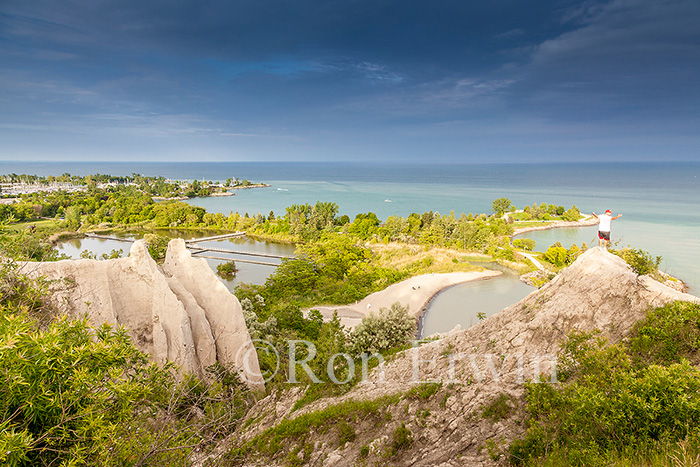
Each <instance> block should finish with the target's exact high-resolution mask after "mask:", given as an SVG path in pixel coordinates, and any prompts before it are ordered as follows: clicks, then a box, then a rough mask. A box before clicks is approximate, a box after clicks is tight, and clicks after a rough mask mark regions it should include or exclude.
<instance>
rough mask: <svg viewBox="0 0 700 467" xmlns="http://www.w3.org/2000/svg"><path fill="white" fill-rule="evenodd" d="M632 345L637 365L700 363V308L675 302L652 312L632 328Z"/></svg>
mask: <svg viewBox="0 0 700 467" xmlns="http://www.w3.org/2000/svg"><path fill="white" fill-rule="evenodd" d="M628 346H629V348H630V352H631V354H632V356H633V359H634V360H635V361H636V362H637V363H641V364H644V363H646V364H648V363H651V362H656V363H663V364H669V363H677V362H680V361H681V359H682V358H687V359H688V360H690V361H691V362H693V363H694V364H697V363H700V305H698V304H697V303H688V302H673V303H669V304H668V305H665V306H663V307H661V308H657V309H655V310H651V311H649V312H648V313H647V317H646V319H644V320H643V321H640V322H639V323H637V324H636V325H635V326H634V328H633V329H632V332H631V335H630V338H629V342H628Z"/></svg>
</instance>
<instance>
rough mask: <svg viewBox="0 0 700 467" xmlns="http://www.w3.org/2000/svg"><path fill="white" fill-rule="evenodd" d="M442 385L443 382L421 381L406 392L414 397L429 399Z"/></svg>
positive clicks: (408, 395) (409, 396) (410, 396)
mask: <svg viewBox="0 0 700 467" xmlns="http://www.w3.org/2000/svg"><path fill="white" fill-rule="evenodd" d="M441 387H442V383H421V384H419V385H418V386H414V387H412V388H411V389H409V390H408V391H407V392H406V397H408V398H414V399H423V400H428V399H430V398H431V397H433V396H434V395H435V394H437V392H438V391H439V390H440V388H441Z"/></svg>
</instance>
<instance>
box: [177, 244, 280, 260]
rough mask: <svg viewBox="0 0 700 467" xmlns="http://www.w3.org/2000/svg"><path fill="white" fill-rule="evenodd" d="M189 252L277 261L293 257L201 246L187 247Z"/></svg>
mask: <svg viewBox="0 0 700 467" xmlns="http://www.w3.org/2000/svg"><path fill="white" fill-rule="evenodd" d="M187 248H189V249H190V250H193V253H192V254H199V253H204V252H207V251H211V252H212V253H224V254H229V255H244V256H260V257H263V258H278V259H285V258H286V259H291V258H293V256H285V255H272V254H270V253H257V252H255V251H237V250H226V249H225V248H211V247H201V246H188V247H187Z"/></svg>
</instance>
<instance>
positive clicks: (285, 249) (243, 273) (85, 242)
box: [57, 231, 295, 291]
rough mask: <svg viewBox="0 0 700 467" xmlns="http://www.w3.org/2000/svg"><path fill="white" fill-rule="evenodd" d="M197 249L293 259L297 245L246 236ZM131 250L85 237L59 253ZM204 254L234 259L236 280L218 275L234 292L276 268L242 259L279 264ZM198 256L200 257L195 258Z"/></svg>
mask: <svg viewBox="0 0 700 467" xmlns="http://www.w3.org/2000/svg"><path fill="white" fill-rule="evenodd" d="M211 235H212V233H211V232H186V233H184V235H182V238H185V239H190V238H202V237H206V236H211ZM170 236H171V237H173V238H174V237H176V236H177V232H176V231H171V232H170ZM140 237H141V235H129V236H124V237H122V238H129V239H135V238H140ZM197 245H198V246H201V247H205V248H206V247H211V248H220V249H225V250H234V251H241V252H252V253H266V254H273V255H280V256H293V255H294V250H295V246H294V245H287V244H283V243H272V242H264V241H258V240H253V239H251V238H247V237H240V238H229V239H224V240H214V241H208V242H202V243H198V244H197ZM130 248H131V243H125V242H121V241H118V240H105V239H101V238H83V239H73V240H66V241H64V242H61V243H60V244H59V245H58V247H57V249H58V251H59V253H64V254H66V255H68V256H69V257H71V258H75V259H77V258H80V253H81V252H82V251H84V250H89V251H91V252H93V253H95V254H96V255H97V256H98V257H100V256H101V255H102V254H103V253H106V254H110V253H111V251H112V250H120V249H121V250H122V256H127V255H128V254H129V249H130ZM203 255H212V256H224V257H227V258H228V257H230V259H233V260H234V261H236V267H237V268H238V273H237V274H236V277H235V278H233V279H232V280H226V279H222V278H221V277H219V276H218V275H217V277H218V278H219V280H221V281H222V282H223V283H224V284H226V286H227V287H228V289H229V290H231V291H233V289H234V287H235V286H236V284H238V283H239V282H246V283H249V284H264V283H265V280H266V279H267V277H268V276H269V275H270V274H271V273H272V272H273V271H274V270H275V268H274V267H273V266H264V265H260V264H251V263H244V262H241V261H240V260H241V259H244V260H245V259H248V260H254V261H255V260H259V261H263V262H266V263H267V262H269V263H279V262H280V260H278V259H274V258H264V259H263V258H258V257H254V256H248V255H225V254H221V253H211V252H207V253H203ZM194 256H195V257H197V256H198V255H194ZM206 261H207V263H208V264H209V266H210V267H211V268H212V270H214V271H216V266H217V265H219V264H221V263H224V262H226V261H227V260H219V259H210V258H206Z"/></svg>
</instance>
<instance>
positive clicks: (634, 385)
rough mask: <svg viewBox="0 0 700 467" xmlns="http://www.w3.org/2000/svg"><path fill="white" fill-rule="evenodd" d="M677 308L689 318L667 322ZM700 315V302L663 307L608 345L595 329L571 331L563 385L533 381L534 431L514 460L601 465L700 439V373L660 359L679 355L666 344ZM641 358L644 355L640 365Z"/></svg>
mask: <svg viewBox="0 0 700 467" xmlns="http://www.w3.org/2000/svg"><path fill="white" fill-rule="evenodd" d="M673 313H680V314H684V315H685V316H684V317H683V318H679V319H678V320H677V321H676V323H670V324H669V323H665V322H664V320H665V319H666V318H667V317H668V316H670V315H671V314H673ZM699 315H700V310H698V306H697V305H679V304H674V305H671V306H667V307H664V309H659V310H656V311H655V312H652V313H650V314H649V316H648V317H647V319H645V321H644V322H643V323H641V324H640V325H639V326H638V328H637V330H636V331H635V333H634V334H633V336H632V338H631V339H630V341H629V342H628V343H627V344H615V345H609V344H608V343H607V342H606V341H605V340H604V339H602V338H599V337H596V334H595V333H578V334H572V335H570V336H569V339H568V340H567V341H566V342H565V343H564V345H563V350H564V351H563V354H562V357H561V361H560V366H561V368H562V371H561V372H560V376H561V380H562V381H563V382H564V384H562V385H561V386H559V387H557V386H553V385H551V384H547V383H538V384H533V383H528V384H527V385H526V389H527V393H526V400H527V411H528V412H529V418H528V420H527V426H528V429H527V431H526V433H525V435H524V437H522V438H521V439H519V440H516V441H514V442H513V443H512V444H511V446H510V447H509V454H510V460H511V463H513V464H522V463H530V462H532V463H534V464H535V465H539V464H538V462H537V461H534V460H535V459H538V458H541V457H543V456H544V455H547V457H550V458H553V459H557V462H556V463H555V464H556V465H559V464H561V465H572V464H574V465H600V464H601V459H610V458H613V459H614V458H615V457H616V456H618V457H619V456H620V455H621V454H620V453H623V455H626V454H624V453H627V454H629V450H630V447H632V446H634V453H636V455H638V454H639V453H640V452H643V451H644V450H645V449H647V450H654V449H656V448H657V447H658V446H659V443H662V444H664V445H668V444H669V443H677V442H680V441H682V440H685V439H687V438H693V439H696V438H697V435H698V433H700V392H699V391H700V370H698V369H697V368H696V367H694V366H692V365H691V364H690V363H689V362H688V361H687V360H685V359H682V358H680V359H678V360H677V363H676V362H674V363H671V364H669V365H668V366H661V365H659V364H658V363H659V362H660V361H669V360H674V359H677V358H678V356H679V355H678V353H677V352H674V351H671V352H670V353H668V352H665V351H664V349H666V347H665V346H666V345H667V344H670V342H671V341H672V340H675V339H677V336H678V335H682V334H683V332H684V331H683V329H685V328H687V326H693V325H694V324H693V323H696V322H697V321H696V320H697V318H698V316H699ZM679 323H681V325H680V326H679ZM691 340H694V338H691ZM653 341H658V342H657V343H656V344H653ZM650 342H651V343H652V344H653V345H650ZM695 348H696V347H692V349H690V350H692V352H693V353H695V350H694V349H695ZM639 355H641V356H643V357H644V358H643V359H641V360H640V361H639V362H638V364H636V365H635V364H634V360H635V358H636V356H639ZM669 355H670V356H671V357H672V358H670V357H669ZM604 463H605V464H611V463H610V462H609V461H607V462H604Z"/></svg>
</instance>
